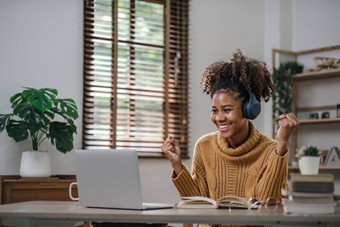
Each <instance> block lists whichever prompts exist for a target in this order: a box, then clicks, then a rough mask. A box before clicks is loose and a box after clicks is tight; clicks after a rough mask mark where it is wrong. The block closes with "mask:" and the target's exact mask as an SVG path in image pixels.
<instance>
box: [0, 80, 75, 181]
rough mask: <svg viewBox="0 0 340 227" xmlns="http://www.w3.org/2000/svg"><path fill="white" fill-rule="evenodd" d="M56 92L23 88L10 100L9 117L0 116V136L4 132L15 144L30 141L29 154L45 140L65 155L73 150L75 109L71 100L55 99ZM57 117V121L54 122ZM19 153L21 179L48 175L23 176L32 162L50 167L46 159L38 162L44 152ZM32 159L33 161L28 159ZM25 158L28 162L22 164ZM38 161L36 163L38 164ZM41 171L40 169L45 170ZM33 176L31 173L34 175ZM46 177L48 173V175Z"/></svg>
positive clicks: (46, 89)
mask: <svg viewBox="0 0 340 227" xmlns="http://www.w3.org/2000/svg"><path fill="white" fill-rule="evenodd" d="M57 95H58V91H57V90H56V89H52V88H41V89H39V90H37V89H34V88H28V87H25V88H24V90H23V91H22V92H20V93H17V94H15V95H13V96H12V97H11V98H10V102H11V104H12V105H11V107H12V109H13V112H12V113H9V114H0V132H2V131H4V130H5V129H6V131H7V133H8V136H9V137H12V138H13V139H14V140H15V141H16V142H20V141H23V140H26V139H28V138H29V137H30V139H31V141H32V150H33V151H34V152H35V151H39V146H40V145H41V143H42V142H43V141H44V140H46V139H48V140H50V142H51V144H52V145H55V146H56V149H57V150H58V151H60V152H62V153H66V152H68V151H71V150H72V149H73V134H75V133H77V127H76V125H75V124H74V120H76V119H77V118H78V109H77V106H76V104H75V102H74V100H73V99H58V98H57ZM56 117H58V120H59V119H60V120H62V121H57V120H55V118H56ZM34 152H23V154H22V159H21V162H22V163H23V165H25V166H23V167H22V169H21V167H20V174H21V172H22V171H23V173H22V174H23V175H25V177H27V176H30V177H35V176H36V177H41V176H42V175H44V176H46V175H48V173H39V174H38V173H36V174H35V176H34V174H33V175H32V174H31V173H29V172H28V173H24V170H25V169H26V170H29V169H30V168H35V167H33V165H36V164H33V161H32V160H33V159H35V160H37V161H38V163H41V161H42V160H45V161H46V163H45V164H43V165H45V167H46V168H47V167H48V166H49V165H50V164H49V163H48V162H50V161H49V158H41V155H44V154H47V155H48V152H39V155H38V154H34V155H33V153H34ZM31 155H33V156H34V157H31ZM26 158H28V159H31V161H29V160H28V161H27V160H25V159H26ZM39 160H40V161H39ZM27 163H32V167H27ZM46 168H43V169H46ZM34 173H35V172H34ZM49 174H50V173H49Z"/></svg>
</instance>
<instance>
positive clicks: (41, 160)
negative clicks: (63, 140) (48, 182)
mask: <svg viewBox="0 0 340 227" xmlns="http://www.w3.org/2000/svg"><path fill="white" fill-rule="evenodd" d="M20 176H21V177H50V176H51V160H50V154H49V153H48V151H24V152H22V154H21V163H20Z"/></svg>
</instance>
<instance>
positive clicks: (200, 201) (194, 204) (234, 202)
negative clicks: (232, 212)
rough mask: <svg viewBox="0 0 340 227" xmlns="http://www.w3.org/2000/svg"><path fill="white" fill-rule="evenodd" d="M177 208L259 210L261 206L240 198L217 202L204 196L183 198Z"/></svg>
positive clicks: (229, 198) (224, 199)
mask: <svg viewBox="0 0 340 227" xmlns="http://www.w3.org/2000/svg"><path fill="white" fill-rule="evenodd" d="M176 207H177V208H190V209H196V208H197V209H200V208H215V209H223V208H241V209H248V208H251V209H257V208H258V207H259V206H258V205H256V204H253V205H252V204H250V203H249V201H248V199H246V198H243V197H238V196H223V197H221V198H219V199H217V200H213V199H211V198H207V197H203V196H189V197H182V200H181V201H180V202H179V203H178V204H176Z"/></svg>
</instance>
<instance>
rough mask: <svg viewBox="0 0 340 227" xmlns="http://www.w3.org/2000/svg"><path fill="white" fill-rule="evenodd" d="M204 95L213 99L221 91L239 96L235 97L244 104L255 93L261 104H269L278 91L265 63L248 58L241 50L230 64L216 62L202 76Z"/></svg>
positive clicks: (235, 54)
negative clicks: (263, 102) (262, 102)
mask: <svg viewBox="0 0 340 227" xmlns="http://www.w3.org/2000/svg"><path fill="white" fill-rule="evenodd" d="M201 87H203V93H206V94H207V95H210V97H211V98H213V96H214V94H215V93H216V92H217V91H219V90H224V91H226V92H231V93H232V94H235V93H236V94H238V96H237V97H234V98H236V99H238V100H241V101H242V102H243V101H244V100H247V99H249V92H253V93H254V94H255V96H256V98H257V100H258V101H259V102H260V101H261V97H262V98H263V100H264V101H265V102H267V101H268V100H269V99H270V97H271V96H273V94H274V93H275V91H276V88H275V85H274V84H273V82H272V79H271V74H270V72H269V69H268V68H267V65H266V63H265V62H262V61H260V60H257V59H253V58H249V57H246V56H244V55H243V54H242V52H241V51H240V50H237V52H236V53H234V54H233V58H232V59H231V61H229V62H224V61H220V62H215V63H213V64H211V65H210V66H209V67H207V68H206V70H205V71H204V73H203V75H202V79H201Z"/></svg>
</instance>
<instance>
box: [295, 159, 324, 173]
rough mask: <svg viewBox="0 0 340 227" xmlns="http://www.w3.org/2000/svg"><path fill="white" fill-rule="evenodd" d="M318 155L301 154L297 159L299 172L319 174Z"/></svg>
mask: <svg viewBox="0 0 340 227" xmlns="http://www.w3.org/2000/svg"><path fill="white" fill-rule="evenodd" d="M319 165H320V157H319V156H317V157H313V156H302V157H301V158H300V159H299V169H300V172H301V174H306V175H307V174H310V175H312V174H314V175H316V174H319Z"/></svg>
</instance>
